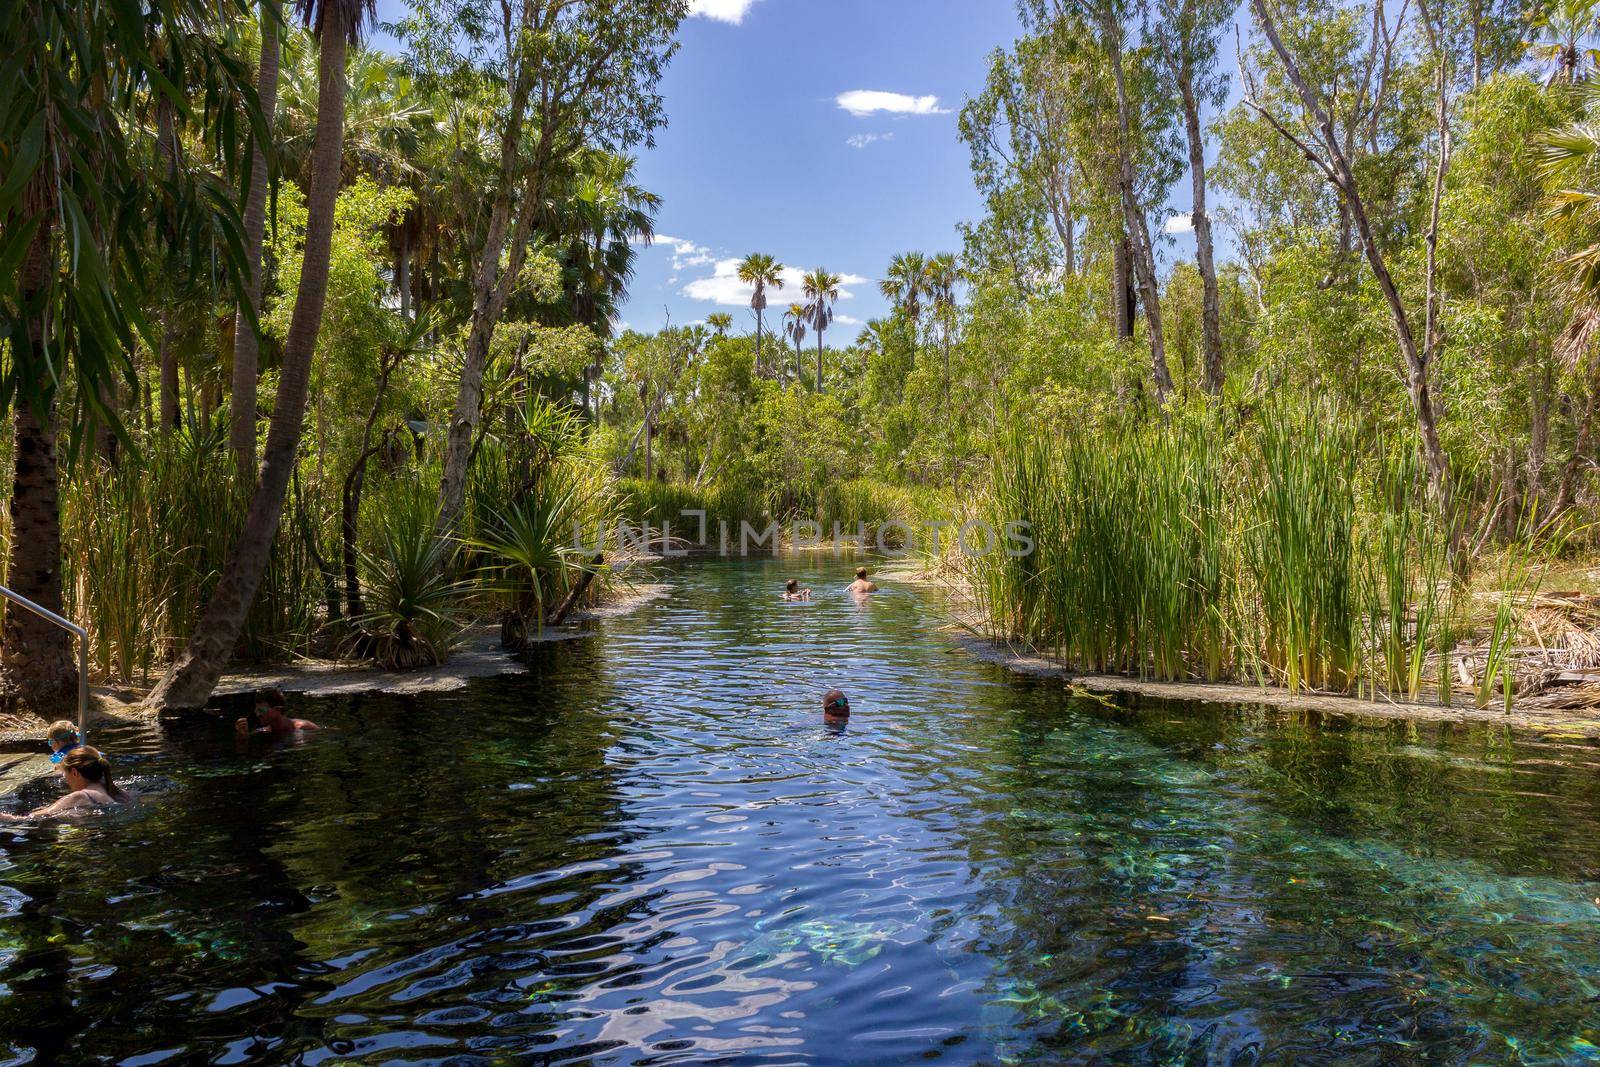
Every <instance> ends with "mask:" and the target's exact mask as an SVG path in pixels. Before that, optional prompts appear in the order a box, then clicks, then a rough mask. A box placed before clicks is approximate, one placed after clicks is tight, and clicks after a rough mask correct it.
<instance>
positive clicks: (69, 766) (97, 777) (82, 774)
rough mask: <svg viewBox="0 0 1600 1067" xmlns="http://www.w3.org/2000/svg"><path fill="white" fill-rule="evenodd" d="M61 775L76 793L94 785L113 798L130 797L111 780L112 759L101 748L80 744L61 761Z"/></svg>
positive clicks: (121, 799)
mask: <svg viewBox="0 0 1600 1067" xmlns="http://www.w3.org/2000/svg"><path fill="white" fill-rule="evenodd" d="M61 777H63V778H65V779H66V780H67V788H68V789H70V790H72V791H73V792H74V793H76V792H77V791H78V790H80V789H88V788H90V787H93V788H96V789H99V790H101V791H102V792H104V793H105V794H106V796H108V797H110V798H111V799H112V800H115V801H124V800H127V799H128V794H127V793H125V792H123V791H122V790H121V789H119V788H118V787H117V784H116V783H115V782H113V781H112V780H111V761H110V760H108V759H106V757H105V754H104V753H102V752H101V751H100V750H99V749H97V748H90V747H89V746H88V745H79V746H78V747H77V748H75V749H73V750H72V751H71V752H68V753H67V754H66V757H65V758H64V759H62V761H61Z"/></svg>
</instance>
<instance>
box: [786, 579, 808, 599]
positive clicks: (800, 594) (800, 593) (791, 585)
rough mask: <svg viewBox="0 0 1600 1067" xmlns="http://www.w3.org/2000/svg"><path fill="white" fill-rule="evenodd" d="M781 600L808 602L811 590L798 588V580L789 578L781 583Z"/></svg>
mask: <svg viewBox="0 0 1600 1067" xmlns="http://www.w3.org/2000/svg"><path fill="white" fill-rule="evenodd" d="M783 599H785V600H810V599H811V590H809V589H802V588H800V580H799V579H798V578H790V579H789V580H788V581H787V582H784V583H783Z"/></svg>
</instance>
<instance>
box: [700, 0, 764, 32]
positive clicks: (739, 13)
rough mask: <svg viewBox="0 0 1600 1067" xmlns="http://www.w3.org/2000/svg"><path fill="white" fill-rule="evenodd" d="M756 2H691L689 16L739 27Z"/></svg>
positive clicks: (730, 0) (712, 0) (719, 0)
mask: <svg viewBox="0 0 1600 1067" xmlns="http://www.w3.org/2000/svg"><path fill="white" fill-rule="evenodd" d="M755 4H756V0H689V14H690V15H699V16H700V17H701V18H707V19H712V20H714V21H716V22H726V23H729V24H731V25H734V26H737V25H739V23H741V22H743V21H744V17H745V15H747V14H749V13H750V9H751V8H752V7H754V6H755Z"/></svg>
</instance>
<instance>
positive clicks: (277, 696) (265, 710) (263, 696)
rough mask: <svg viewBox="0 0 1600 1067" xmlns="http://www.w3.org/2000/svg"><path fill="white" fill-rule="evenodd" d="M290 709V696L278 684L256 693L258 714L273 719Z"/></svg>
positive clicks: (269, 719)
mask: <svg viewBox="0 0 1600 1067" xmlns="http://www.w3.org/2000/svg"><path fill="white" fill-rule="evenodd" d="M288 710H289V698H288V697H286V696H284V695H283V690H282V689H279V688H278V687H277V686H275V685H273V686H268V687H267V688H265V689H263V690H261V691H260V692H259V693H257V694H256V714H257V715H258V716H260V717H261V718H263V719H265V720H267V721H269V722H270V721H271V720H273V719H276V718H278V717H279V716H281V715H283V714H284V713H285V712H287V711H288Z"/></svg>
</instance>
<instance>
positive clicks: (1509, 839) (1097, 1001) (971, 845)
mask: <svg viewBox="0 0 1600 1067" xmlns="http://www.w3.org/2000/svg"><path fill="white" fill-rule="evenodd" d="M850 569H851V568H850V565H849V561H845V560H841V561H837V562H836V561H833V560H829V559H826V558H823V559H817V560H805V561H801V562H799V563H792V562H782V563H775V562H772V561H751V562H747V563H742V564H712V565H695V566H691V567H685V568H684V569H683V570H681V571H679V572H677V574H676V575H675V577H674V578H673V579H672V581H673V584H674V589H675V594H674V595H673V596H672V597H671V598H669V599H666V600H662V601H659V602H657V603H655V604H652V605H651V606H649V607H648V608H646V609H644V610H643V611H642V612H641V613H639V614H637V615H634V616H630V617H626V618H620V619H613V620H609V621H607V622H606V623H605V624H604V626H603V627H602V632H601V634H600V636H598V637H596V638H595V639H593V640H592V641H586V642H579V643H569V644H566V645H563V646H561V647H557V648H545V649H540V650H537V651H536V652H535V653H534V654H533V657H532V661H531V670H530V673H529V674H528V675H526V676H522V677H517V678H508V679H501V680H498V681H494V682H489V683H482V684H478V685H475V686H473V687H471V688H469V689H468V690H465V691H462V692H459V693H454V694H442V695H439V696H436V697H430V698H425V699H400V698H387V697H386V698H368V699H364V700H357V701H341V702H329V703H327V704H325V705H318V706H317V707H316V708H315V711H314V714H312V717H313V718H316V719H318V720H319V721H327V722H329V723H331V724H335V725H337V726H338V727H339V729H338V730H336V731H330V732H329V734H328V735H327V736H325V737H321V738H318V739H317V740H316V741H315V742H313V743H309V744H306V745H302V746H296V747H294V748H292V749H281V750H275V751H270V752H255V751H244V752H241V751H239V750H237V749H236V747H235V746H234V745H233V744H232V742H231V739H229V738H226V737H224V736H222V735H221V734H218V735H212V734H208V733H206V732H204V731H192V732H189V733H187V734H184V735H181V736H179V737H178V738H176V739H174V740H167V741H163V740H161V739H160V738H157V737H155V736H154V735H144V734H131V733H130V734H127V735H124V736H122V737H118V738H114V739H112V740H114V741H115V742H116V745H114V746H113V747H114V748H116V749H118V750H119V751H120V752H121V753H122V755H123V756H124V757H125V759H126V761H127V763H128V765H130V766H131V767H132V768H133V769H134V770H135V772H136V776H137V777H138V778H139V779H140V781H142V782H148V783H149V784H150V785H151V786H152V790H153V793H154V795H153V796H152V797H151V798H150V801H149V802H148V803H147V804H145V805H143V806H142V810H141V811H139V812H138V813H136V814H134V815H132V816H130V817H128V818H127V819H126V820H119V821H117V822H116V823H115V824H113V823H111V822H108V823H106V824H105V825H91V826H85V827H74V828H65V829H46V830H33V831H28V832H27V833H25V834H23V835H20V836H18V835H13V836H12V837H10V838H7V839H6V841H5V843H3V844H4V848H5V850H6V855H5V856H4V857H3V859H0V988H3V989H4V990H5V991H6V993H7V995H5V996H4V997H0V1034H4V1035H6V1037H5V1040H7V1041H10V1042H11V1043H12V1044H13V1045H14V1046H15V1047H16V1049H17V1051H18V1053H19V1054H30V1053H31V1054H33V1055H35V1056H36V1057H38V1058H41V1059H50V1058H63V1057H65V1058H72V1055H73V1052H74V1050H78V1051H81V1050H83V1049H92V1050H93V1051H92V1054H93V1055H94V1056H96V1057H103V1058H107V1059H113V1060H116V1059H130V1060H131V1059H133V1058H135V1057H146V1060H145V1062H160V1061H162V1060H163V1059H165V1060H168V1061H171V1060H180V1059H191V1058H198V1059H216V1060H218V1061H219V1062H285V1061H290V1060H297V1059H298V1060H303V1061H305V1062H331V1061H334V1060H337V1061H340V1062H346V1061H349V1060H352V1059H354V1060H362V1059H365V1060H371V1061H375V1062H376V1061H387V1060H406V1061H424V1060H425V1061H431V1062H438V1061H441V1060H445V1059H449V1058H450V1057H465V1058H466V1060H465V1062H474V1061H473V1060H472V1059H471V1057H481V1058H484V1059H494V1058H501V1059H511V1060H516V1061H519V1062H527V1061H532V1062H546V1061H551V1062H554V1061H560V1062H579V1061H586V1060H594V1061H603V1062H638V1063H647V1062H648V1063H672V1062H683V1063H704V1062H707V1061H708V1060H714V1059H716V1058H718V1057H723V1058H727V1059H728V1060H730V1061H736V1062H739V1063H794V1062H815V1063H840V1062H862V1063H876V1062H884V1061H896V1060H908V1059H913V1058H916V1059H920V1058H943V1059H947V1060H949V1061H950V1062H957V1063H969V1062H1002V1061H1005V1062H1037V1063H1056V1062H1063V1061H1081V1062H1095V1061H1115V1062H1153V1061H1161V1062H1179V1061H1190V1062H1200V1061H1215V1062H1229V1061H1234V1060H1242V1061H1246V1062H1255V1061H1258V1060H1277V1061H1284V1062H1289V1061H1293V1062H1341V1063H1343V1062H1363V1061H1365V1062H1375V1063H1376V1062H1395V1063H1406V1062H1416V1063H1423V1062H1429V1063H1431V1062H1461V1063H1468V1062H1499V1061H1505V1060H1511V1059H1518V1058H1520V1059H1521V1060H1522V1061H1525V1062H1562V1061H1572V1062H1583V1061H1585V1060H1587V1059H1589V1058H1591V1057H1593V1056H1594V1055H1595V1054H1596V1053H1595V1044H1596V1043H1597V1042H1600V1032H1597V1030H1596V1027H1597V1025H1600V1023H1597V1021H1596V1020H1597V1018H1600V1010H1597V1005H1600V1001H1597V1000H1596V997H1597V996H1600V909H1597V908H1596V906H1595V901H1594V898H1595V897H1596V896H1597V895H1600V886H1597V884H1596V883H1597V878H1600V846H1597V844H1596V839H1595V835H1594V834H1593V832H1592V826H1593V813H1594V812H1595V811H1596V810H1597V807H1596V804H1597V801H1600V792H1597V786H1596V781H1597V780H1600V775H1597V774H1596V773H1595V772H1596V770H1600V758H1597V756H1596V754H1595V753H1594V752H1593V751H1591V750H1588V749H1585V748H1582V747H1568V746H1565V745H1563V744H1562V743H1560V742H1535V741H1530V740H1528V739H1525V738H1518V737H1516V736H1514V735H1510V734H1507V733H1505V732H1504V731H1489V730H1484V729H1481V728H1478V729H1466V728H1460V727H1436V726H1430V727H1427V728H1420V727H1416V726H1408V725H1405V724H1393V723H1387V724H1377V723H1360V722H1349V721H1343V720H1322V719H1319V718H1315V717H1307V716H1295V715H1290V714H1285V713H1273V712H1266V711H1263V710H1261V709H1245V710H1242V711H1239V712H1236V713H1227V714H1218V713H1216V712H1210V711H1204V710H1201V709H1195V708H1187V707H1179V706H1175V705H1162V704H1157V703H1151V704H1150V705H1149V706H1148V707H1147V708H1145V709H1144V710H1135V711H1128V710H1122V711H1119V710H1115V709H1107V708H1103V707H1100V706H1098V705H1093V704H1091V705H1088V706H1077V705H1074V704H1073V703H1071V702H1070V701H1069V700H1068V699H1067V698H1066V696H1065V694H1064V693H1063V692H1062V691H1061V688H1060V686H1059V684H1056V683H1044V682H1038V681H1031V680H1021V679H1016V678H1012V677H1009V676H1007V675H1005V674H1003V673H1002V672H999V671H998V670H996V669H995V668H992V667H989V666H986V665H982V664H978V663H975V662H973V661H971V660H970V659H968V658H966V657H965V656H964V655H962V654H958V653H952V652H951V651H949V646H948V645H947V644H946V643H945V642H943V641H942V640H940V639H939V637H938V636H937V634H936V632H935V627H936V625H937V618H936V615H935V614H934V612H933V611H932V610H931V609H932V608H933V607H936V603H932V602H930V601H929V599H928V598H927V597H925V595H924V594H921V593H917V592H912V591H908V590H905V589H891V590H888V591H886V592H885V593H884V594H882V595H879V596H875V597H872V598H869V599H868V600H867V602H866V603H864V604H863V603H858V602H857V601H856V599H855V598H853V597H850V596H848V595H847V594H845V593H844V591H843V586H844V584H845V583H846V582H847V581H848V579H849V571H850ZM791 575H793V576H796V577H799V578H801V580H802V583H803V584H808V585H810V586H811V587H812V588H813V589H814V590H815V591H816V599H815V600H814V601H813V602H811V603H810V604H806V605H795V604H785V603H784V602H782V601H781V600H779V599H778V592H779V590H780V589H781V584H782V580H783V579H784V578H786V577H789V576H791ZM834 686H837V687H839V688H841V689H843V690H845V692H846V693H848V694H849V697H850V703H851V707H852V711H853V714H852V716H851V718H850V720H849V722H848V724H847V725H841V726H829V725H825V724H823V723H822V721H821V715H820V705H819V702H820V697H821V694H822V692H823V691H824V690H826V689H828V688H831V687H834ZM308 713H309V711H308ZM110 743H111V742H110V741H108V744H110ZM17 1035H26V1036H22V1037H19V1036H17ZM168 1053H170V1055H169V1054H168Z"/></svg>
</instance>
